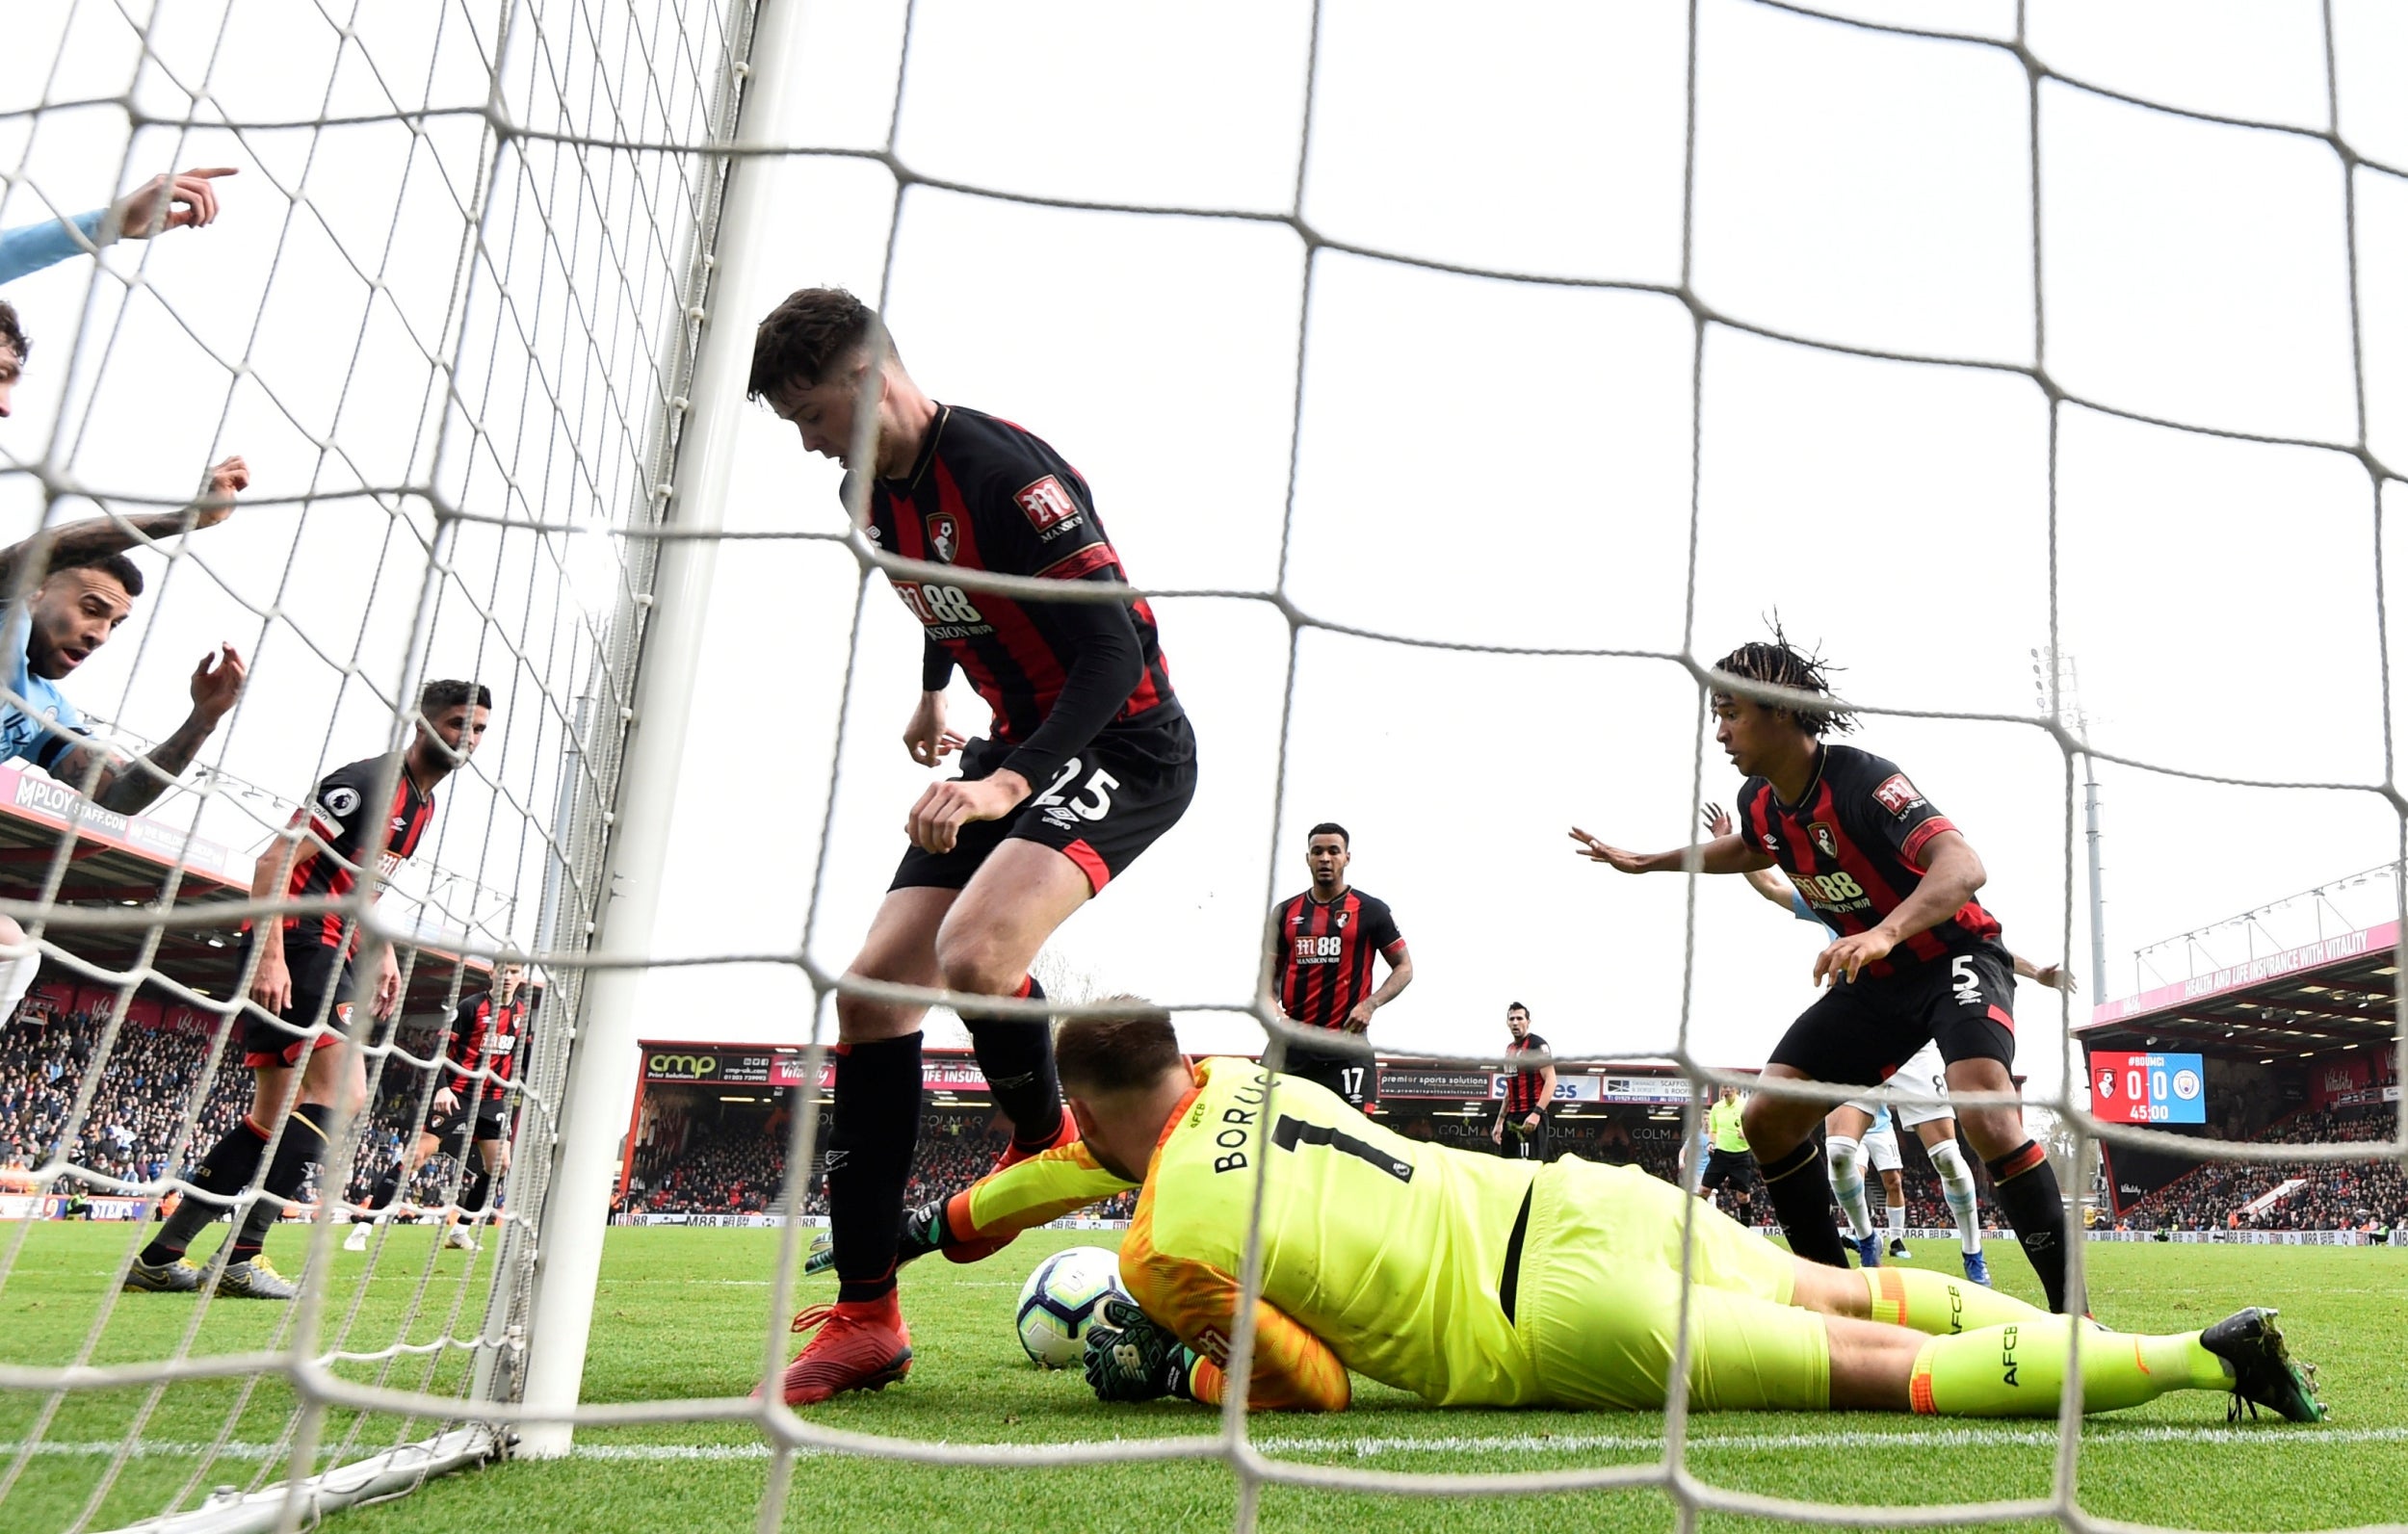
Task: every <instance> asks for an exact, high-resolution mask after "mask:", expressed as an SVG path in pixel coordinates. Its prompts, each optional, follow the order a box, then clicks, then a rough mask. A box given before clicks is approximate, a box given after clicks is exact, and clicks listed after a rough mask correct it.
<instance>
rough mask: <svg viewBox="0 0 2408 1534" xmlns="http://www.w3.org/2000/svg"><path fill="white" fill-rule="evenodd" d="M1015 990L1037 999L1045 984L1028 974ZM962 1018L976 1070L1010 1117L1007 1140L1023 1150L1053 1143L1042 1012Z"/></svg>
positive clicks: (1049, 1044) (1048, 1050)
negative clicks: (1026, 1015) (1031, 1016)
mask: <svg viewBox="0 0 2408 1534" xmlns="http://www.w3.org/2000/svg"><path fill="white" fill-rule="evenodd" d="M1019 995H1021V996H1023V997H1026V998H1028V999H1030V1000H1032V1001H1044V1000H1045V988H1044V987H1043V986H1041V985H1039V984H1037V983H1036V976H1035V975H1029V976H1027V977H1026V978H1024V979H1022V980H1021V982H1020V991H1019ZM961 1021H962V1025H963V1026H964V1027H967V1028H969V1030H970V1049H971V1052H972V1053H975V1054H977V1055H978V1057H979V1074H980V1075H982V1076H983V1077H985V1078H986V1086H987V1090H988V1091H990V1092H992V1093H993V1094H994V1096H995V1105H996V1106H997V1107H999V1108H1002V1109H1003V1110H1004V1113H1005V1115H1006V1116H1007V1117H1008V1118H1009V1119H1010V1120H1011V1142H1012V1143H1013V1144H1014V1145H1017V1146H1019V1147H1020V1148H1021V1149H1023V1150H1028V1151H1041V1150H1043V1149H1045V1148H1046V1147H1047V1146H1049V1145H1051V1144H1053V1143H1054V1140H1055V1138H1056V1137H1057V1136H1058V1135H1060V1133H1061V1083H1060V1081H1059V1080H1057V1079H1055V1076H1054V1030H1053V1028H1052V1027H1050V1026H1048V1025H1047V1024H1046V1023H1045V1021H1044V1020H1043V1019H1041V1018H1040V1019H1037V1020H1035V1021H1029V1020H1025V1019H1021V1018H1000V1017H980V1016H978V1015H977V1014H976V1013H972V1012H964V1013H962V1014H961Z"/></svg>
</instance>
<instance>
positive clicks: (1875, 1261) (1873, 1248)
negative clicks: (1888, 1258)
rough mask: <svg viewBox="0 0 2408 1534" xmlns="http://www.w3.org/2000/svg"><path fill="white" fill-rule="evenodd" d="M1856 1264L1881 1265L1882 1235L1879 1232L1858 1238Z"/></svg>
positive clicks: (1865, 1265)
mask: <svg viewBox="0 0 2408 1534" xmlns="http://www.w3.org/2000/svg"><path fill="white" fill-rule="evenodd" d="M1856 1264H1857V1266H1859V1267H1879V1266H1880V1265H1881V1237H1880V1235H1878V1234H1875V1235H1861V1236H1858V1237H1857V1238H1856Z"/></svg>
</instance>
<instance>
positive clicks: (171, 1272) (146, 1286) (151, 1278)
mask: <svg viewBox="0 0 2408 1534" xmlns="http://www.w3.org/2000/svg"><path fill="white" fill-rule="evenodd" d="M125 1287H127V1288H129V1289H141V1290H144V1291H145V1292H147V1293H151V1294H190V1293H192V1292H193V1290H195V1289H196V1288H198V1287H200V1269H198V1268H196V1267H195V1266H193V1264H192V1263H191V1262H189V1261H186V1260H185V1259H183V1258H180V1257H179V1258H177V1259H176V1260H175V1261H172V1262H145V1261H143V1260H142V1259H141V1258H139V1257H137V1258H135V1259H134V1265H133V1266H132V1267H129V1268H127V1269H126V1270H125Z"/></svg>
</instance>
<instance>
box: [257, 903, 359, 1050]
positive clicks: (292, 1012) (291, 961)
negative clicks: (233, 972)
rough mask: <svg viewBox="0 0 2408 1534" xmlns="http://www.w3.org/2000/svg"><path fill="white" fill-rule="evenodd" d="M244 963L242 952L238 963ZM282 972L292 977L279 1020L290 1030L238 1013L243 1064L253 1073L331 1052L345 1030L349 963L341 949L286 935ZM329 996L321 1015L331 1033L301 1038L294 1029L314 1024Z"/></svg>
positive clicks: (349, 990)
mask: <svg viewBox="0 0 2408 1534" xmlns="http://www.w3.org/2000/svg"><path fill="white" fill-rule="evenodd" d="M244 962H245V963H249V953H248V950H247V951H246V953H245V959H244ZM284 967H285V968H286V969H287V970H290V971H291V972H292V975H293V1004H292V1005H290V1006H288V1007H286V1008H285V1009H284V1021H285V1022H287V1023H289V1024H291V1025H293V1026H292V1027H289V1028H280V1027H276V1026H275V1024H273V1023H271V1022H269V1021H268V1020H267V1019H265V1018H263V1017H261V1016H260V1015H259V1014H258V1013H256V1012H252V1011H246V1012H245V1013H244V1014H243V1064H244V1065H245V1066H247V1067H249V1069H251V1070H254V1071H255V1070H258V1069H260V1068H261V1067H263V1066H271V1065H297V1064H299V1063H300V1062H301V1056H302V1055H303V1054H304V1053H308V1052H309V1051H310V1050H311V1049H313V1048H315V1049H321V1050H325V1049H331V1048H333V1047H334V1046H335V1045H337V1044H340V1043H342V1042H343V1037H342V1036H343V1034H345V1033H347V1032H349V1031H350V1030H351V1024H352V961H351V957H350V955H349V953H348V952H347V951H346V950H345V949H339V948H328V947H327V945H326V944H324V943H305V942H301V941H300V940H298V939H296V938H294V937H292V936H290V935H288V936H287V937H286V938H285V940H284ZM329 994H331V995H332V996H333V998H334V1001H335V1005H334V1009H333V1010H332V1011H331V1012H327V1013H326V1019H325V1021H326V1024H327V1027H329V1028H330V1029H332V1030H333V1031H331V1032H328V1033H326V1034H323V1035H321V1036H319V1037H318V1038H316V1039H314V1040H313V1039H309V1038H306V1037H304V1036H302V1035H301V1033H300V1032H299V1031H297V1030H298V1029H301V1028H305V1027H310V1026H311V1025H312V1024H315V1023H317V1022H318V1021H319V1014H320V1013H321V1012H322V1011H325V1008H326V1002H327V996H328V995H329Z"/></svg>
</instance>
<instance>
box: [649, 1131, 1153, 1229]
mask: <svg viewBox="0 0 2408 1534" xmlns="http://www.w3.org/2000/svg"><path fill="white" fill-rule="evenodd" d="M678 1123H679V1130H680V1132H678V1133H677V1134H675V1135H673V1136H672V1135H655V1136H654V1137H653V1138H652V1139H651V1140H649V1141H647V1142H645V1143H644V1144H642V1145H641V1146H639V1147H638V1148H637V1154H636V1161H635V1165H634V1167H633V1168H632V1169H631V1171H630V1175H629V1178H628V1185H627V1189H626V1191H625V1193H624V1194H622V1195H621V1196H620V1197H619V1198H618V1199H617V1200H616V1201H615V1203H614V1205H613V1208H614V1209H615V1210H616V1211H617V1212H619V1213H637V1212H641V1213H649V1214H766V1213H777V1212H782V1211H783V1210H784V1209H785V1207H786V1205H785V1198H784V1190H785V1180H786V1139H787V1135H788V1133H789V1132H790V1131H791V1129H792V1121H791V1120H790V1119H789V1118H788V1116H787V1113H786V1111H785V1110H784V1109H783V1108H781V1109H779V1110H778V1111H776V1112H773V1113H772V1114H770V1115H768V1116H767V1117H766V1118H755V1119H750V1120H744V1121H739V1122H736V1123H729V1122H727V1121H721V1122H720V1124H719V1125H716V1126H714V1125H710V1124H706V1123H701V1122H697V1121H696V1120H694V1118H693V1117H692V1116H690V1115H680V1116H679V1119H678ZM827 1130H828V1121H827V1120H826V1119H825V1118H824V1117H823V1118H822V1119H821V1120H820V1125H819V1136H818V1148H817V1149H816V1150H815V1151H814V1153H813V1155H812V1157H811V1176H810V1177H809V1179H808V1180H807V1182H808V1186H807V1187H806V1188H805V1190H804V1194H803V1205H802V1212H803V1213H804V1214H807V1215H811V1214H825V1213H826V1212H827V1190H826V1187H825V1185H824V1182H823V1180H822V1178H821V1176H820V1160H821V1157H820V1152H822V1151H824V1150H825V1148H826V1144H827ZM1006 1143H1007V1141H1006V1136H1005V1134H1004V1132H1003V1131H1001V1130H1000V1129H997V1128H996V1127H995V1126H994V1125H993V1123H992V1121H991V1120H990V1119H989V1117H988V1116H986V1115H984V1114H979V1115H965V1114H961V1113H937V1112H929V1113H926V1114H923V1115H922V1116H921V1120H920V1149H919V1153H918V1155H917V1156H915V1157H913V1158H912V1163H911V1179H910V1181H909V1182H908V1183H905V1184H904V1188H903V1200H904V1202H905V1203H907V1204H915V1205H916V1204H924V1203H927V1202H929V1201H930V1200H932V1199H941V1198H946V1197H949V1196H951V1195H952V1194H955V1193H957V1192H959V1191H960V1190H961V1189H963V1188H965V1187H968V1186H969V1185H970V1184H971V1183H975V1182H977V1181H978V1180H979V1179H980V1178H982V1177H984V1176H985V1175H986V1174H987V1173H988V1172H990V1171H992V1170H993V1169H994V1166H995V1158H996V1157H998V1156H1000V1155H1001V1154H1003V1150H1004V1146H1005V1144H1006ZM1136 1202H1137V1201H1136V1197H1135V1195H1133V1194H1123V1195H1122V1196H1121V1197H1119V1198H1117V1199H1114V1200H1112V1201H1111V1202H1110V1203H1109V1204H1107V1205H1104V1206H1101V1207H1099V1208H1097V1209H1094V1210H1093V1211H1092V1212H1093V1213H1095V1214H1096V1215H1098V1216H1101V1217H1103V1218H1107V1219H1111V1218H1120V1219H1126V1218H1127V1217H1128V1214H1129V1210H1130V1209H1132V1208H1133V1207H1134V1206H1135V1204H1136Z"/></svg>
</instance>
